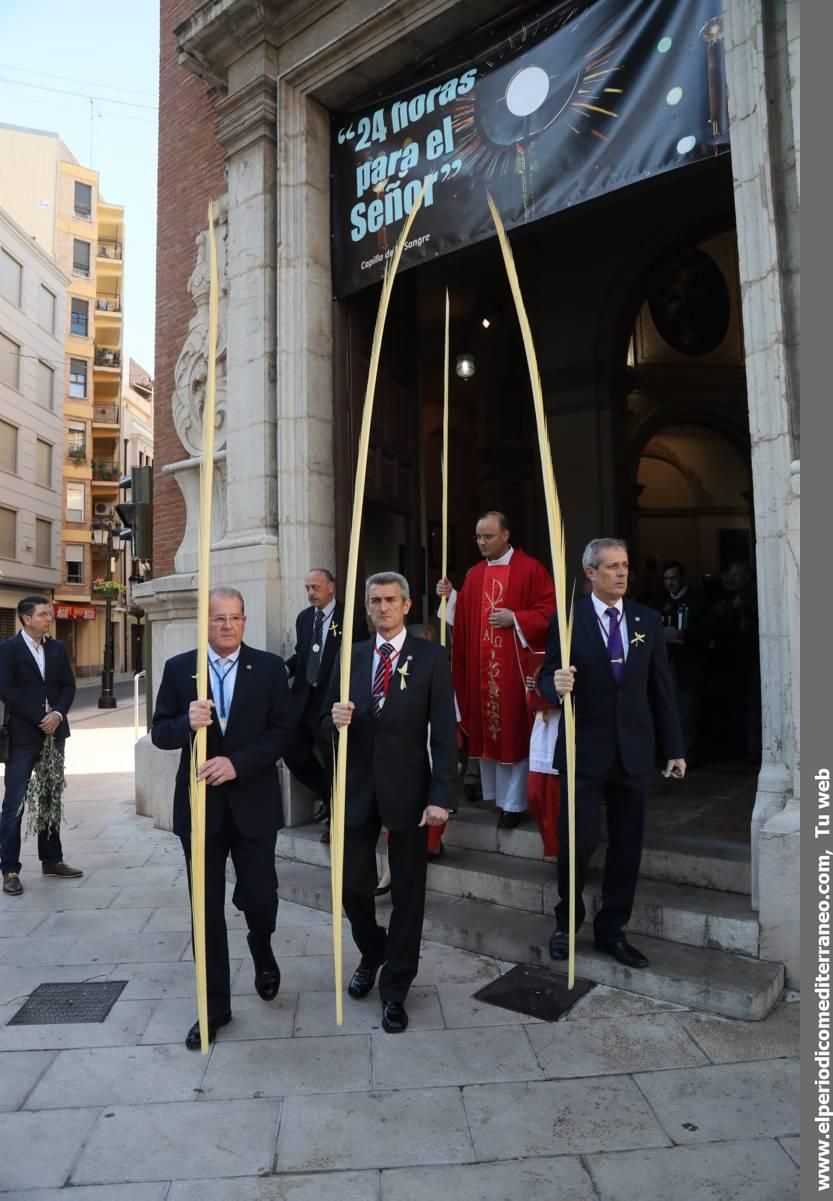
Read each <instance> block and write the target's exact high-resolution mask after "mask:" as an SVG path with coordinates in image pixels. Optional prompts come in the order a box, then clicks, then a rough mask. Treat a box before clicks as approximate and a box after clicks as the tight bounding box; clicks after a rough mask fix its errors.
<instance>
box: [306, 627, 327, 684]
mask: <svg viewBox="0 0 833 1201" xmlns="http://www.w3.org/2000/svg"><path fill="white" fill-rule="evenodd" d="M323 632H324V614H323V612H322V611H321V609H316V610H315V621H314V622H313V626H312V646H311V647H310V652H309V656H308V658H307V672H306V675H307V683H308V684H312V686H313V687H315V685H316V684H317V683H318V677H319V676H320V675H321V657H322V655H323V654H324V650H323V647H322V646H321V635H322V634H323Z"/></svg>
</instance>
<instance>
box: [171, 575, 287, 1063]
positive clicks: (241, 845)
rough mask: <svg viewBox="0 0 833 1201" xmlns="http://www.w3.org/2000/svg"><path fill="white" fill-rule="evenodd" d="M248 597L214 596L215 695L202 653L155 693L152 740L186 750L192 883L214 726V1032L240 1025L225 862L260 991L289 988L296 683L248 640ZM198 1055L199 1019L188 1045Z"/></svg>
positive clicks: (182, 779)
mask: <svg viewBox="0 0 833 1201" xmlns="http://www.w3.org/2000/svg"><path fill="white" fill-rule="evenodd" d="M245 626H246V617H245V614H244V610H243V597H242V596H241V595H240V593H239V592H238V591H237V590H236V589H234V588H215V589H213V590H212V592H211V596H210V601H209V618H208V645H209V652H208V667H209V671H208V676H209V688H210V692H211V699H209V700H205V701H198V700H197V699H196V695H197V691H196V670H197V653H196V651H186V653H185V654H182V655H175V656H174V658H173V659H169V660H168V662H167V663H166V664H165V670H164V673H163V675H162V683H161V684H160V686H159V693H158V695H157V697H156V710H155V712H154V715H153V724H152V728H151V737H152V739H153V743H154V746H158V747H160V748H161V749H162V750H165V751H171V750H181V751H182V755H181V758H180V763H179V770H178V772H177V777H176V789H175V792H174V833H175V834H178V835H179V837H180V839H181V841H182V848H183V850H184V852H185V861H186V864H187V865H188V881H189V885H190V881H191V809H190V797H189V781H190V771H191V766H190V765H191V742H192V738H193V734H194V732H195V731H196V730H198V729H200V728H201V727H206V728H207V730H208V743H207V752H206V753H207V756H208V757H207V758H206V760H205V763H203V765H202V767H201V768H200V771H199V774H200V778H201V779H204V780H205V782H206V785H207V787H206V799H205V930H206V960H207V966H206V976H207V984H208V1034H209V1041H211V1042H213V1041H214V1037H215V1035H216V1033H217V1028H218V1027H219V1026H225V1025H226V1024H227V1023H228V1022H230V1021H231V980H230V975H229V953H228V939H227V937H226V919H225V910H224V906H225V893H226V860H227V859H228V857H229V855H231V860H232V863H233V864H234V872H235V879H236V884H235V888H234V895H233V897H232V900H233V901H234V904H235V905H236V906H237V908H238V909H241V910H242V911H243V912H244V914H245V915H246V924H247V925H248V928H249V933H248V943H249V950H250V951H251V953H252V959H253V960H254V966H255V988H256V990H257V992H258V994H259V996H261V997H262V998H263V999H264V1000H265V1001H271V1000H272V999H273V998H274V997H275V996H276V995H277V992H278V988H279V987H280V970H279V968H278V965H277V963H276V961H275V956H274V954H273V953H272V943H271V939H272V934H273V933H274V930H275V921H276V918H277V913H278V878H277V875H276V873H275V843H276V840H277V837H278V830H279V829H280V827H281V826H282V825H283V813H282V809H281V796H280V784H279V781H278V772H277V761H278V759H280V758H281V756H282V755H283V753H284V751H285V749H286V746H287V744H288V741H289V739H290V738H291V736H292V710H291V702H290V697H289V685H288V684H287V682H286V671H285V670H284V665H283V661H282V660H281V659H279V658H278V656H277V655H271V654H268V653H267V652H266V651H256V650H253V649H252V648H251V647H250V646H246V644H245V643H244V642H243V632H244V629H245ZM185 1045H186V1046H187V1047H189V1048H191V1049H192V1050H197V1049H199V1046H200V1032H199V1023H197V1022H195V1023H194V1025H193V1026H192V1027H191V1029H190V1030H189V1031H188V1035H187V1037H186V1040H185Z"/></svg>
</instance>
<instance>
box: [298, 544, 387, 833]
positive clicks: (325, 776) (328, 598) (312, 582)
mask: <svg viewBox="0 0 833 1201" xmlns="http://www.w3.org/2000/svg"><path fill="white" fill-rule="evenodd" d="M335 587H336V584H335V576H334V575H333V573H332V572H331V571H328V569H327V568H326V567H313V568H312V569H311V570H310V571H309V572H307V575H306V578H305V579H304V588H305V589H306V593H307V600H308V601H309V606H308V607H307V608H306V609H302V610H301V612H300V613H299V614H298V617H297V619H296V621H295V653H294V654H293V655H291V656H290V657H289V658H288V659H287V661H286V670H287V672H288V673H289V675H290V678H291V679H292V700H293V704H294V708H295V719H296V723H297V724H296V727H295V737H294V738H293V740H292V745H291V746H290V747H288V748H287V750H286V754H285V755H284V757H283V758H284V763H285V764H286V766H287V767H288V768H289V770H290V771H291V772H292V774H293V776H295V777H296V779H298V780H300V781H301V783H302V784H304V785H306V787H307V788H309V790H310V791H311V792H312V794H313V796H315V797H317V798H319V806H318V809H317V811H316V813H315V814H314V817H315V820H316V821H323V820H324V819H325V818H327V816H328V814H329V809H330V792H331V789H332V779H331V776H332V766H331V757H330V748H329V747H327V746H325V745H324V741H323V738H322V735H321V707H322V703H323V698H324V697H325V696H326V695H327V688H328V687H329V683H330V676H331V675H332V671H333V665H334V664H335V662H336V659H337V658H338V651H339V648H340V646H341V635H342V624H343V621H344V605H343V604H342V603H341V601H337V600H336V597H335ZM366 638H367V623H366V621H365V620H364V618H363V617H362V616H360V615H357V617H356V621H355V623H354V629H353V642H354V643H355V642H362V641H364V640H365V639H366ZM321 841H322V842H323V843H328V842H329V841H330V832H329V830H328V829H325V830H324V833H323V834H322V835H321Z"/></svg>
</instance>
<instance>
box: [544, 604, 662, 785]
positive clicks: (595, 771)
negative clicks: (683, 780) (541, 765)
mask: <svg viewBox="0 0 833 1201" xmlns="http://www.w3.org/2000/svg"><path fill="white" fill-rule="evenodd" d="M624 609H625V620H626V622H627V632H628V643H629V645H628V655H627V659H626V660H625V671H624V675H623V677H622V682H621V684H617V683H616V680H615V679H614V677H613V670H612V669H611V666H610V660H609V658H608V652H607V647H606V645H605V641H604V636H603V634H602V631H601V630H600V629H599V622H598V620H597V618H596V611H595V609H594V608H593V601H592V598H591V597H589V596H583V597H582V598H581V599H580V600H578V601H576V606H575V620H574V622H573V641H572V646H571V649H570V664H571V666H573V667H575V668H576V681H575V686H574V689H573V698H574V702H575V713H576V774H577V775H579V776H604V775H606V774H607V773H608V772H609V771H610V769H611V767H612V766H613V764H614V761H615V759H616V753H617V751H618V753H619V756H620V758H621V761H622V766H623V767H624V770H625V774H626V775H628V776H648V775H650V774H651V772H652V771H653V770H654V762H655V753H656V752H655V730H656V735H657V737H658V740H659V745H660V749H661V751H662V754H663V755H664V756H665V757H666V758H667V759H681V758H682V757H683V755H684V754H685V751H684V748H683V737H682V734H681V732H680V719H679V716H678V714H677V700H676V695H675V692H674V681H673V678H672V675H671V668H670V666H669V663H668V652H667V650H666V647H665V638H664V636H663V633H662V622H661V619H660V615H659V614H658V613H657V612H656V610H655V609H649V608H648V607H647V605H640V604H637V603H636V602H635V601H629V600H626V601H625V602H624ZM559 667H561V649H560V646H559V642H558V615H557V614H556V615H554V616H553V618H552V621H551V622H550V629H549V634H548V635H547V657H546V659H545V660H544V666H543V667H542V668H541V674H540V676H539V677H538V687H539V689H540V691H541V693H542V694H543V695H544V696H545V697H546V698H547V700H548V701H551V702H552V703H554V704H555V703H557V696H556V692H555V684H554V680H553V675H554V672H555V671H556V670H557V669H558V668H559ZM553 765H554V766H555V767H556V768H558V770H559V771H561V772H563V771H566V769H567V763H566V758H565V748H564V722H563V721H562V722H561V724H560V727H559V731H558V741H557V742H556V744H555V758H554V760H553Z"/></svg>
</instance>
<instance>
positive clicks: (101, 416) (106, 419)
mask: <svg viewBox="0 0 833 1201" xmlns="http://www.w3.org/2000/svg"><path fill="white" fill-rule="evenodd" d="M120 416H121V408H120V406H119V405H114V404H97V405H94V406H93V425H94V426H95V425H115V426H116V427H118V425H119V418H120Z"/></svg>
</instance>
